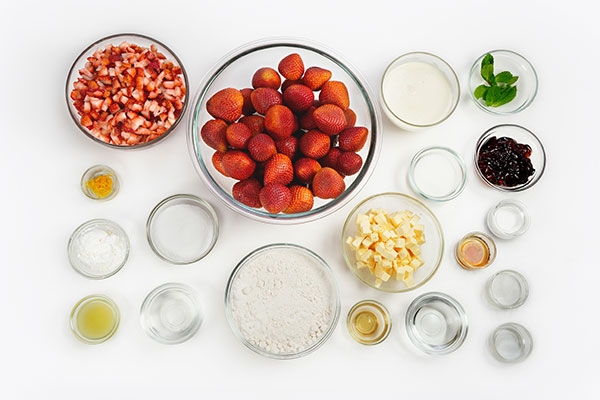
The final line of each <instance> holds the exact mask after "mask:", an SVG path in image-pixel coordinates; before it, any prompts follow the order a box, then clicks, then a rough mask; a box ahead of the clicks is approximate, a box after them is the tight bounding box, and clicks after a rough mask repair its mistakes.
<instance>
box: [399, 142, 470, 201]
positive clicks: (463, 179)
mask: <svg viewBox="0 0 600 400" xmlns="http://www.w3.org/2000/svg"><path fill="white" fill-rule="evenodd" d="M434 150H441V151H445V152H447V153H448V154H449V155H450V156H452V158H453V159H454V160H455V161H456V162H457V163H458V166H459V167H460V170H461V175H462V177H461V182H460V184H459V185H458V186H457V187H456V189H454V190H453V191H452V192H450V193H449V194H448V195H446V196H429V195H428V194H426V193H424V192H423V191H422V190H421V189H419V186H418V185H417V182H416V181H415V178H414V173H415V167H416V166H417V163H418V161H419V160H420V159H421V158H422V157H423V155H425V154H426V153H428V152H430V151H434ZM408 182H409V183H410V187H411V188H412V189H413V190H414V191H415V192H416V193H417V194H418V195H419V196H421V197H423V198H424V199H427V200H431V201H438V202H443V201H449V200H452V199H454V198H456V197H458V195H460V194H461V193H462V192H463V190H464V189H465V186H466V184H467V167H466V165H465V162H464V161H463V159H462V157H461V156H460V155H459V154H458V153H457V152H456V151H454V150H452V149H451V148H449V147H445V146H428V147H425V148H423V149H421V150H419V151H418V152H417V153H416V154H415V155H414V156H413V158H412V160H410V165H409V167H408Z"/></svg>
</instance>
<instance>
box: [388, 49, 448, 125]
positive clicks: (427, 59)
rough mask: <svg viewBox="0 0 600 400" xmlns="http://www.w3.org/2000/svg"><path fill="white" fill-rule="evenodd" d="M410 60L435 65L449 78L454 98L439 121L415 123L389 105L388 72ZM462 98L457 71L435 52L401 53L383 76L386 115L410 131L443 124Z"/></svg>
mask: <svg viewBox="0 0 600 400" xmlns="http://www.w3.org/2000/svg"><path fill="white" fill-rule="evenodd" d="M408 62H422V63H426V64H429V65H432V66H433V67H435V68H437V69H438V70H439V71H440V72H441V73H442V74H443V75H444V76H445V77H446V79H447V80H448V84H449V85H450V90H451V96H452V99H451V101H450V104H449V106H448V110H447V112H446V115H445V116H444V117H442V118H441V119H440V120H438V121H434V122H431V123H429V124H424V125H423V124H415V123H411V122H410V121H407V120H405V119H403V118H402V117H400V116H399V115H398V114H397V113H396V112H395V111H394V110H393V109H392V108H391V107H390V105H389V102H388V101H387V100H386V89H385V88H386V78H387V77H388V74H389V73H390V72H391V71H392V70H393V69H394V68H395V67H397V66H399V65H402V64H405V63H408ZM459 100H460V84H459V82H458V77H457V76H456V72H454V70H453V69H452V67H451V66H450V64H448V63H447V62H446V61H444V60H443V59H441V58H440V57H438V56H436V55H435V54H431V53H426V52H418V51H417V52H412V53H406V54H403V55H401V56H400V57H398V58H396V59H395V60H394V61H392V62H391V63H390V64H389V65H388V67H387V68H386V69H385V72H384V73H383V76H382V78H381V104H382V108H383V111H384V113H385V115H387V117H388V118H389V119H390V121H392V122H393V123H394V124H395V125H396V126H398V127H399V128H402V129H405V130H408V131H418V130H423V129H427V128H430V127H432V126H435V125H438V124H441V123H442V122H444V121H445V120H447V119H448V118H450V115H452V113H453V112H454V110H456V107H457V106H458V102H459Z"/></svg>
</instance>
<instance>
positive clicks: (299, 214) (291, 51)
mask: <svg viewBox="0 0 600 400" xmlns="http://www.w3.org/2000/svg"><path fill="white" fill-rule="evenodd" d="M373 99H374V97H373V95H372V92H371V90H370V89H369V87H368V86H367V84H366V82H365V80H364V79H363V78H362V77H361V75H360V74H359V73H358V72H357V71H356V70H355V69H354V68H352V67H350V66H349V64H348V63H347V62H345V61H342V59H341V57H340V56H338V55H337V54H335V53H334V52H333V51H331V50H326V49H324V48H323V46H322V45H320V44H316V43H314V42H310V41H307V40H302V39H288V38H273V39H265V40H261V41H257V42H252V43H249V44H247V45H244V46H242V47H240V48H238V49H236V50H234V51H232V52H231V53H229V54H228V55H226V56H225V57H224V58H223V59H222V60H221V61H219V62H218V63H217V65H216V66H215V67H213V69H212V70H211V71H209V73H208V74H207V75H206V76H205V78H204V80H203V82H202V84H201V86H200V90H199V92H198V93H197V95H196V97H195V99H194V102H193V103H192V107H193V108H192V113H191V115H190V117H189V132H188V145H189V150H190V153H191V156H192V160H193V162H194V166H195V167H196V169H197V171H198V172H199V174H200V175H201V176H202V177H203V179H204V181H205V182H206V183H207V184H208V186H209V187H210V189H211V190H212V191H213V192H214V193H215V194H216V195H217V196H218V197H220V198H221V199H222V200H223V201H224V202H225V204H227V205H228V206H229V207H230V208H232V209H233V210H235V211H237V212H239V213H241V214H243V215H245V216H248V217H250V218H253V219H256V220H260V221H266V222H273V223H281V224H285V223H302V222H308V221H313V220H316V219H318V218H322V217H324V216H326V215H328V214H330V213H332V212H334V211H335V210H337V209H339V208H341V207H342V206H344V205H345V204H346V203H347V202H348V201H350V200H351V198H352V197H354V195H356V193H357V192H358V191H359V190H360V188H361V187H362V186H363V185H364V184H365V183H366V181H367V179H368V178H369V176H370V175H371V173H372V172H373V169H374V167H375V164H376V161H377V158H378V155H379V151H380V145H381V127H380V121H381V117H380V114H379V109H378V108H377V107H376V105H375V103H374V101H373Z"/></svg>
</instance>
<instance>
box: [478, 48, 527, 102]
mask: <svg viewBox="0 0 600 400" xmlns="http://www.w3.org/2000/svg"><path fill="white" fill-rule="evenodd" d="M481 77H482V78H483V80H485V81H486V82H487V84H485V83H484V84H483V85H479V86H477V88H476V89H475V91H474V92H473V94H474V95H475V98H476V99H482V100H483V101H485V105H486V106H488V107H500V106H501V105H504V104H506V103H509V102H511V101H512V100H513V99H514V98H515V97H516V96H517V87H516V86H514V84H515V83H516V82H517V80H518V79H519V77H518V76H514V75H513V74H512V73H510V72H509V71H502V72H500V73H498V74H496V75H494V57H493V56H492V55H491V54H490V53H487V54H486V55H485V56H484V57H483V60H482V61H481Z"/></svg>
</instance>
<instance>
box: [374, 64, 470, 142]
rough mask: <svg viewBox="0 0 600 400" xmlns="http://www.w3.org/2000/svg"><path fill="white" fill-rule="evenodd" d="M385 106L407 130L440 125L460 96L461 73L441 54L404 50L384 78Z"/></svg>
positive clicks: (383, 103) (390, 114)
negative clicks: (455, 70)
mask: <svg viewBox="0 0 600 400" xmlns="http://www.w3.org/2000/svg"><path fill="white" fill-rule="evenodd" d="M381 99H382V108H383V111H384V112H385V114H386V115H387V116H388V118H389V119H390V120H391V121H392V122H393V123H394V124H396V125H397V126H398V127H400V128H402V129H406V130H412V131H414V130H421V129H425V128H429V127H432V126H434V125H437V124H439V123H441V122H443V121H445V120H446V119H448V117H450V115H452V113H453V112H454V110H455V109H456V106H457V105H458V100H459V99H460V86H459V84H458V77H457V76H456V73H455V72H454V70H453V69H452V67H451V66H450V65H449V64H448V63H447V62H446V61H444V60H442V59H441V58H440V57H438V56H436V55H433V54H430V53H423V52H413V53H407V54H404V55H402V56H400V57H398V58H396V59H395V60H394V61H392V63H391V64H390V65H389V66H388V67H387V69H386V70H385V72H384V73H383V78H382V79H381Z"/></svg>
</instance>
